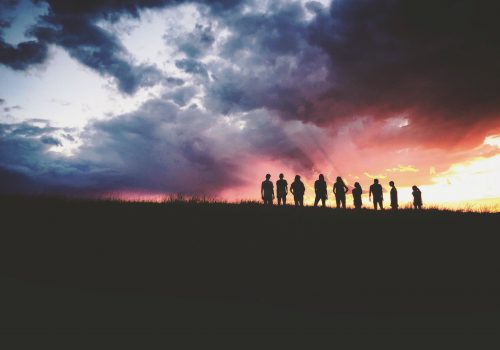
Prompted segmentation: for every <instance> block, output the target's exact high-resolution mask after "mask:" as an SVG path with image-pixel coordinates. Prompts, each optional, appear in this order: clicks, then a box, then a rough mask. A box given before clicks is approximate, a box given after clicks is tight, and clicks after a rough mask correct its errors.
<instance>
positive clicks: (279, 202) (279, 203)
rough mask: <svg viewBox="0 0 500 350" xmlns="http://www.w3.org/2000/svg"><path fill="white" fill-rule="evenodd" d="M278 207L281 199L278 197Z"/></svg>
mask: <svg viewBox="0 0 500 350" xmlns="http://www.w3.org/2000/svg"><path fill="white" fill-rule="evenodd" d="M278 205H281V197H278Z"/></svg>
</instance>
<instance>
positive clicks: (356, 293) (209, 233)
mask: <svg viewBox="0 0 500 350" xmlns="http://www.w3.org/2000/svg"><path fill="white" fill-rule="evenodd" d="M0 210H1V213H2V233H1V234H0V237H1V241H0V259H1V260H0V290H2V294H3V298H4V300H9V303H8V306H7V307H5V308H4V310H3V311H2V316H0V331H12V330H14V331H16V330H17V331H19V330H26V329H31V330H40V329H41V330H50V331H68V332H72V331H75V330H81V329H87V330H89V329H90V330H94V331H106V330H114V331H136V332H141V331H144V330H151V329H153V330H156V331H158V332H163V331H186V330H191V329H196V330H208V331H229V332H232V331H234V332H242V331H247V332H253V331H265V332H276V331H280V332H292V331H301V332H306V331H314V332H318V331H319V332H342V331H345V330H355V331H362V332H377V331H381V330H382V331H388V330H390V331H403V332H414V331H417V332H418V331H426V332H427V331H430V332H441V331H446V332H448V331H452V332H453V331H460V330H464V329H465V330H469V331H470V330H476V331H478V330H480V331H495V330H497V329H499V326H500V317H498V316H500V301H499V300H500V282H499V272H500V258H499V247H500V236H499V233H498V227H499V224H500V214H480V213H461V212H448V211H438V210H423V211H420V212H416V211H412V210H400V211H398V212H391V211H385V212H374V211H372V210H362V211H359V212H357V211H353V210H347V211H337V210H335V209H322V208H311V207H306V208H294V207H286V208H282V207H281V208H278V207H272V208H268V207H263V206H260V205H256V204H252V203H247V204H245V203H243V204H224V203H189V202H176V201H172V202H168V203H139V202H135V203H134V202H132V203H131V202H119V201H91V200H65V199H56V198H53V199H50V198H25V197H3V198H1V199H0Z"/></svg>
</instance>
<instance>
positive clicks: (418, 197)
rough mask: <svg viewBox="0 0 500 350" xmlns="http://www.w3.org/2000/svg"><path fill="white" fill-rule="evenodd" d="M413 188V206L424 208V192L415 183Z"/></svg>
mask: <svg viewBox="0 0 500 350" xmlns="http://www.w3.org/2000/svg"><path fill="white" fill-rule="evenodd" d="M411 189H412V190H413V191H412V193H411V194H412V195H413V208H415V209H422V192H420V189H419V188H418V187H417V186H415V185H413V186H412V188H411Z"/></svg>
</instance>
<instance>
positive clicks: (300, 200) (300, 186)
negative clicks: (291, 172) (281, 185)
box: [290, 175, 306, 207]
mask: <svg viewBox="0 0 500 350" xmlns="http://www.w3.org/2000/svg"><path fill="white" fill-rule="evenodd" d="M305 191H306V187H305V186H304V183H303V182H302V181H300V176H299V175H295V181H293V182H292V184H291V185H290V192H292V194H293V200H294V201H295V206H296V207H298V206H300V207H303V206H304V192H305Z"/></svg>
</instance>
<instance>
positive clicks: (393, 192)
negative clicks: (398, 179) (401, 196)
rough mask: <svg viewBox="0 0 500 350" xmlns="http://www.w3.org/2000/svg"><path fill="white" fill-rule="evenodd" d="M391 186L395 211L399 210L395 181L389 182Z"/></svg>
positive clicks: (392, 204)
mask: <svg viewBox="0 0 500 350" xmlns="http://www.w3.org/2000/svg"><path fill="white" fill-rule="evenodd" d="M389 186H391V208H392V209H393V210H396V209H398V207H399V205H398V190H397V188H396V185H394V181H389Z"/></svg>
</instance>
